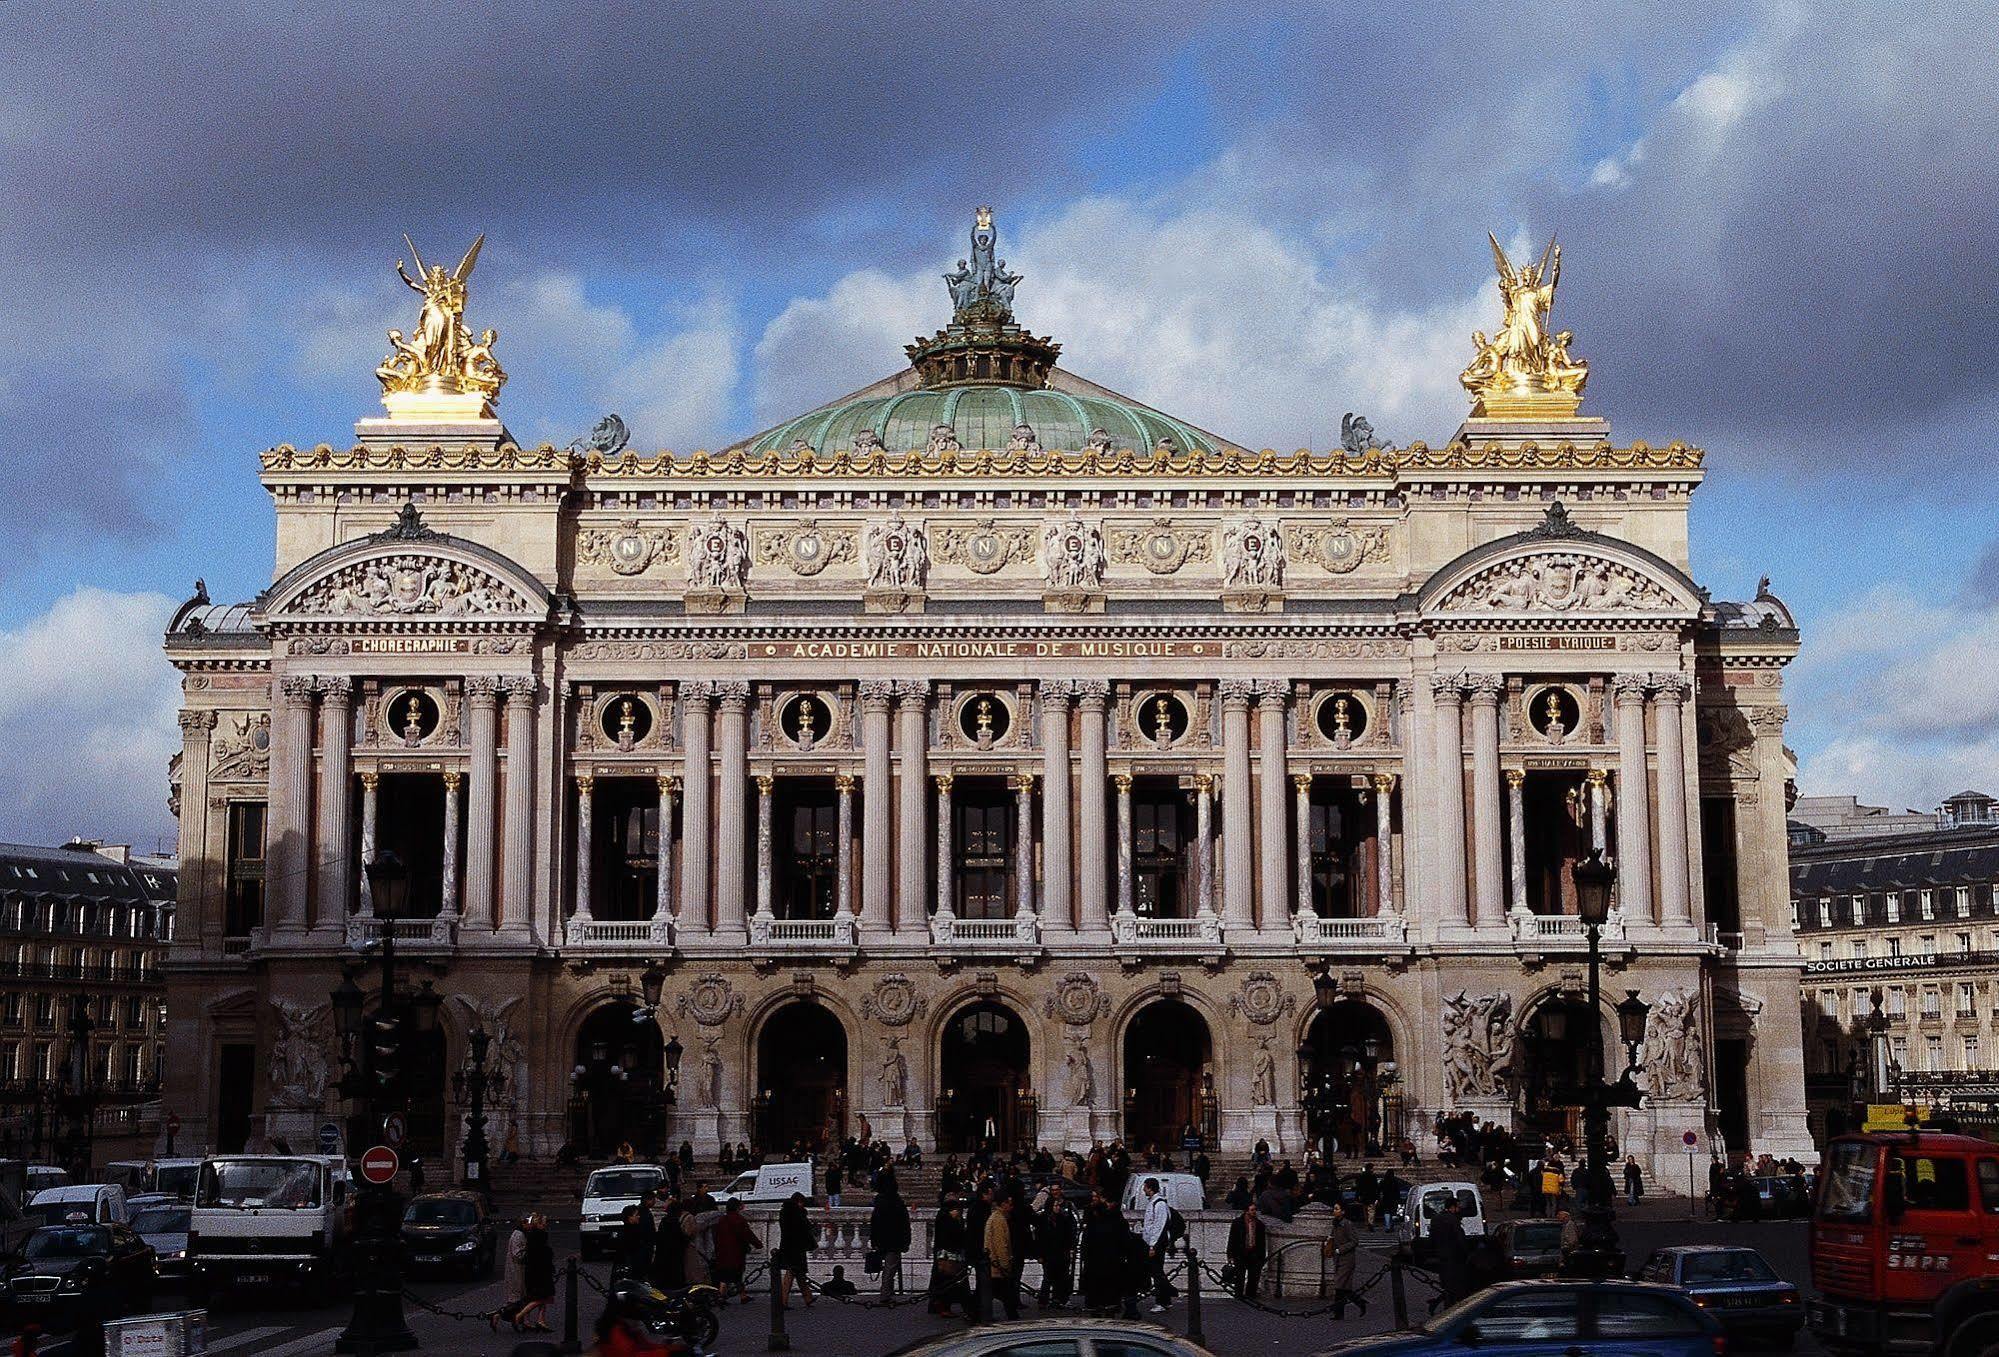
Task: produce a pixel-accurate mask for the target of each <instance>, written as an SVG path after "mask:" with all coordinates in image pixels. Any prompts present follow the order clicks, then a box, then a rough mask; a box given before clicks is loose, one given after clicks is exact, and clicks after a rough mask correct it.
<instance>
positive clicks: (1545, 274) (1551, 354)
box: [1458, 232, 1589, 419]
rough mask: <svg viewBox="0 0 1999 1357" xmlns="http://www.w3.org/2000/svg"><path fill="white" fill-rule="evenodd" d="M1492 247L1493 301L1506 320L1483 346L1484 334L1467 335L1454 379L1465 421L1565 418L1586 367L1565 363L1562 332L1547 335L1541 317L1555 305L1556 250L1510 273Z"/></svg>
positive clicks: (1577, 400)
mask: <svg viewBox="0 0 1999 1357" xmlns="http://www.w3.org/2000/svg"><path fill="white" fill-rule="evenodd" d="M1486 239H1487V240H1488V241H1491V242H1492V258H1493V262H1494V263H1495V264H1496V265H1498V267H1499V295H1500V299H1501V300H1502V301H1503V302H1504V303H1505V307H1506V314H1505V316H1504V318H1503V319H1502V320H1501V321H1500V327H1499V330H1498V332H1497V333H1495V334H1494V335H1493V336H1492V337H1491V338H1490V339H1488V338H1486V336H1485V332H1484V331H1482V330H1481V331H1475V332H1474V333H1473V335H1472V344H1473V347H1474V348H1475V349H1476V350H1477V353H1476V354H1475V356H1474V357H1473V358H1472V361H1471V366H1469V367H1467V368H1466V369H1465V370H1464V371H1463V372H1462V373H1460V374H1459V375H1458V380H1459V381H1461V382H1463V383H1464V386H1465V389H1466V390H1467V391H1469V392H1471V393H1472V415H1473V417H1474V418H1479V419H1566V418H1568V417H1570V416H1572V415H1574V414H1575V412H1576V409H1577V407H1578V406H1580V405H1581V404H1582V399H1583V384H1584V383H1585V382H1587V381H1588V380H1589V364H1587V363H1584V362H1582V361H1581V360H1579V359H1574V358H1571V357H1569V342H1570V340H1571V339H1573V338H1574V336H1573V335H1571V334H1570V333H1569V331H1567V330H1560V331H1551V330H1550V329H1549V327H1548V313H1549V312H1550V311H1551V310H1552V309H1553V308H1554V305H1555V286H1556V284H1557V283H1558V282H1560V281H1561V276H1562V247H1561V246H1560V245H1557V244H1556V243H1555V242H1554V241H1553V240H1552V239H1551V240H1549V242H1548V248H1547V249H1545V250H1543V251H1542V252H1541V258H1540V259H1539V260H1538V261H1536V262H1535V263H1532V264H1521V265H1519V266H1517V267H1516V266H1515V265H1514V264H1513V263H1512V262H1511V261H1510V260H1508V259H1507V257H1506V251H1505V250H1503V249H1501V248H1500V245H1499V239H1498V237H1496V236H1494V235H1492V234H1491V233H1490V232H1487V234H1486Z"/></svg>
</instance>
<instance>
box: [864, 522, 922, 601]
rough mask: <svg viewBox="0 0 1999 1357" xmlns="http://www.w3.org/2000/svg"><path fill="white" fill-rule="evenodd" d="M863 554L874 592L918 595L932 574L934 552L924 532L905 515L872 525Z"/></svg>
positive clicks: (870, 586)
mask: <svg viewBox="0 0 1999 1357" xmlns="http://www.w3.org/2000/svg"><path fill="white" fill-rule="evenodd" d="M861 554H862V560H863V563H864V564H865V565H866V566H867V571H868V588H870V589H883V590H891V591H903V592H909V591H914V590H918V589H921V588H922V587H923V581H924V580H925V579H926V578H927V577H928V576H929V574H930V550H929V547H928V545H927V544H926V543H925V542H924V539H923V529H922V527H921V526H920V525H912V524H911V523H909V522H908V521H907V520H905V519H904V518H903V517H902V515H901V514H897V515H896V516H895V517H893V518H889V519H884V520H879V521H877V522H874V523H870V524H868V536H867V542H866V544H865V546H864V547H863V549H862V553H861Z"/></svg>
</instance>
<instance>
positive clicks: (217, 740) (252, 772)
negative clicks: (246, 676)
mask: <svg viewBox="0 0 1999 1357" xmlns="http://www.w3.org/2000/svg"><path fill="white" fill-rule="evenodd" d="M270 771H271V714H270V713H269V712H261V711H259V712H249V711H232V712H224V713H222V714H221V717H220V719H219V720H218V721H217V723H216V729H215V735H214V737H213V743H212V744H211V745H210V746H209V766H208V777H209V780H210V781H212V782H236V781H256V780H258V779H261V778H264V777H267V776H269V775H270Z"/></svg>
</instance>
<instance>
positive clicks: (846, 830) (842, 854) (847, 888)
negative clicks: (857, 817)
mask: <svg viewBox="0 0 1999 1357" xmlns="http://www.w3.org/2000/svg"><path fill="white" fill-rule="evenodd" d="M833 791H834V793H835V795H836V796H837V797H838V798H839V803H838V804H839V835H840V841H839V843H838V844H836V845H835V846H834V849H833V855H834V856H833V872H834V875H835V876H836V877H837V880H836V881H835V883H834V886H833V912H834V913H836V914H842V915H846V914H852V913H853V912H854V775H853V774H852V773H835V774H834V775H833Z"/></svg>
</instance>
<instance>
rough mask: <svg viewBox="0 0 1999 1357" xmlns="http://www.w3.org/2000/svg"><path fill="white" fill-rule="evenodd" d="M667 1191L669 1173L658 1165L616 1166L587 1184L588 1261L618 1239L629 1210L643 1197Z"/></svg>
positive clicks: (585, 1225)
mask: <svg viewBox="0 0 1999 1357" xmlns="http://www.w3.org/2000/svg"><path fill="white" fill-rule="evenodd" d="M665 1187H666V1170H665V1169H663V1168H661V1167H660V1166H659V1165H657V1164H613V1165H612V1166H611V1167H609V1168H603V1169H597V1170H595V1171H594V1172H592V1173H591V1175H590V1176H589V1177H588V1178H585V1179H584V1180H583V1224H582V1227H581V1233H582V1246H581V1252H582V1254H583V1256H584V1258H586V1259H589V1258H595V1257H596V1256H597V1255H598V1254H600V1253H602V1252H604V1251H605V1250H606V1249H607V1248H608V1247H609V1246H610V1244H611V1243H612V1241H614V1240H615V1239H616V1238H617V1236H618V1227H619V1225H621V1224H622V1223H623V1222H624V1215H625V1208H626V1207H628V1206H636V1205H638V1200H639V1196H640V1194H642V1193H646V1192H659V1191H662V1190H664V1188H665Z"/></svg>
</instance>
